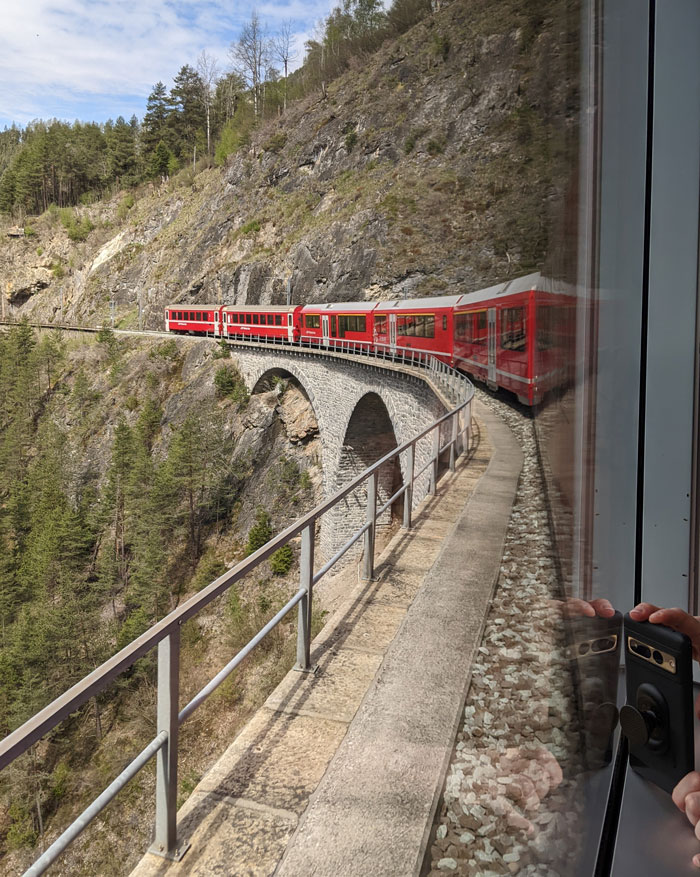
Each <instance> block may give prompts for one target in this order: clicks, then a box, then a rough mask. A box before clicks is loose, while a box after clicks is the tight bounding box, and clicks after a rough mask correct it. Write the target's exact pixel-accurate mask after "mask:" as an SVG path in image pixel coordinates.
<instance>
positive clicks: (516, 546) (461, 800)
mask: <svg viewBox="0 0 700 877" xmlns="http://www.w3.org/2000/svg"><path fill="white" fill-rule="evenodd" d="M479 396H480V398H481V400H482V401H483V402H484V404H486V405H488V406H489V407H490V408H492V409H493V410H494V411H496V412H497V413H498V414H499V415H500V416H501V417H502V418H503V420H504V421H505V422H506V424H507V425H508V426H509V428H510V429H511V430H512V432H513V433H514V435H515V436H516V438H517V439H518V441H519V442H520V444H521V447H522V450H523V457H524V461H523V469H522V473H521V477H520V483H519V485H518V492H517V498H516V502H515V505H514V507H513V512H512V515H511V520H510V524H509V528H508V533H507V536H506V544H505V549H504V554H503V560H502V566H501V571H500V576H499V580H498V584H497V588H496V592H495V594H494V598H493V602H492V605H491V607H490V610H489V614H488V617H487V621H486V625H485V629H484V636H483V640H482V642H481V645H480V647H479V650H478V656H477V658H476V661H475V664H474V668H473V675H472V681H471V685H470V688H469V692H468V694H467V699H466V704H465V708H464V714H463V720H462V723H461V726H460V729H459V732H458V735H457V741H456V745H455V749H454V753H453V756H452V761H451V764H450V767H449V770H448V774H447V779H446V782H445V788H444V792H443V797H442V799H441V801H440V804H439V805H438V817H437V821H436V826H435V828H434V840H433V842H432V845H431V847H430V849H429V851H428V854H427V857H426V858H427V860H428V861H426V866H425V868H424V873H426V874H429V875H430V877H441V875H443V877H444V875H446V874H450V875H451V874H454V875H467V877H477V875H478V877H495V875H503V874H523V875H525V874H533V875H541V877H568V875H569V874H571V873H572V869H573V864H572V863H573V862H575V860H576V856H577V843H578V841H577V831H576V829H577V821H578V818H579V813H578V807H579V805H578V796H577V794H576V777H577V775H578V774H579V772H580V771H579V767H578V765H577V753H578V749H579V736H578V731H577V723H576V713H575V706H574V699H573V689H572V684H571V679H572V677H571V670H570V666H569V662H568V660H567V657H566V652H565V645H564V639H563V634H562V625H561V613H560V611H559V603H558V599H557V598H558V597H559V593H558V582H557V570H556V566H555V561H554V558H553V545H552V539H551V535H550V526H549V519H548V509H547V501H546V492H545V489H544V484H543V479H542V474H541V468H540V462H539V458H538V454H537V445H536V441H535V433H534V423H533V420H532V419H531V418H530V417H528V416H526V415H523V414H522V413H520V412H519V411H517V410H515V409H514V408H512V407H509V406H508V405H507V404H505V403H503V402H500V401H498V400H495V399H493V398H492V397H490V396H488V395H487V394H485V393H481V392H479Z"/></svg>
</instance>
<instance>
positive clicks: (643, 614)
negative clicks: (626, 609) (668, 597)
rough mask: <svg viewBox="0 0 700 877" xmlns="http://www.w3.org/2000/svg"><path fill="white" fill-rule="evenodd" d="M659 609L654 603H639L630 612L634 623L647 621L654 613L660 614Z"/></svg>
mask: <svg viewBox="0 0 700 877" xmlns="http://www.w3.org/2000/svg"><path fill="white" fill-rule="evenodd" d="M658 611H659V607H658V606H654V604H653V603H637V605H636V606H635V607H634V609H631V610H630V616H631V617H632V618H633V619H634V621H646V620H647V618H649V616H650V615H651V614H652V612H658Z"/></svg>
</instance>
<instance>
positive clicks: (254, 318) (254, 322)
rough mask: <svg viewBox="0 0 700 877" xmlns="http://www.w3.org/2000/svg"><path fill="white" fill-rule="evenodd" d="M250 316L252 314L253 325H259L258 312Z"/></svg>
mask: <svg viewBox="0 0 700 877" xmlns="http://www.w3.org/2000/svg"><path fill="white" fill-rule="evenodd" d="M252 316H253V325H254V326H259V325H260V314H253V315H252Z"/></svg>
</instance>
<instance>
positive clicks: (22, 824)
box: [5, 801, 38, 850]
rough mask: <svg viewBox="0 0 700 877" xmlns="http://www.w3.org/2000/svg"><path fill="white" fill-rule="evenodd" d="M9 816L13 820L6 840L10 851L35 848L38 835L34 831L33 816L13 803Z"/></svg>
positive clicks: (24, 808)
mask: <svg viewBox="0 0 700 877" xmlns="http://www.w3.org/2000/svg"><path fill="white" fill-rule="evenodd" d="M8 816H9V817H10V820H11V821H10V827H9V829H8V831H7V837H6V839H5V843H6V844H7V848H8V850H19V849H22V848H23V847H31V846H34V844H35V843H36V841H37V837H38V835H37V832H36V831H35V830H34V820H33V819H32V815H31V813H30V812H29V811H28V810H27V808H26V807H23V806H22V805H21V804H18V803H17V802H16V801H13V802H12V804H10V809H9V813H8Z"/></svg>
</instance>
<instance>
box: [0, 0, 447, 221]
mask: <svg viewBox="0 0 700 877" xmlns="http://www.w3.org/2000/svg"><path fill="white" fill-rule="evenodd" d="M430 11H431V2H430V0H394V2H393V3H392V4H391V6H390V8H389V9H388V11H385V10H384V8H383V6H382V4H381V3H380V0H343V5H342V6H338V7H336V8H335V9H334V10H333V11H332V12H331V14H330V15H329V16H328V18H327V20H326V21H325V22H324V24H323V26H322V27H321V28H320V33H319V38H318V39H312V40H309V41H308V42H307V44H306V47H305V49H306V54H305V58H304V63H303V64H302V66H301V67H299V68H298V69H297V70H295V71H294V72H293V73H289V67H290V65H291V64H293V62H294V61H295V60H296V57H295V55H294V54H293V49H292V46H291V33H290V28H289V26H288V25H287V26H284V27H283V28H282V30H281V31H280V33H278V34H275V35H273V36H268V34H267V29H266V27H265V24H264V22H262V21H261V20H260V18H259V17H258V15H257V14H256V13H253V15H252V18H251V21H250V22H249V23H248V24H247V25H246V26H245V27H244V28H243V30H242V32H241V35H240V38H239V40H238V41H235V42H234V43H232V44H231V47H230V51H229V60H230V69H229V70H227V71H226V72H220V71H219V69H218V65H217V63H216V62H215V60H214V59H213V58H211V57H210V56H208V55H207V53H206V52H202V53H201V55H200V56H199V58H198V59H197V62H196V63H195V64H194V65H193V64H190V63H186V64H184V65H183V66H182V67H181V68H180V70H179V71H178V73H177V75H176V76H175V77H174V80H173V85H172V87H171V88H170V89H167V88H166V86H165V85H164V84H163V82H157V83H156V84H155V86H154V87H153V89H152V91H151V93H150V94H149V96H148V101H147V105H146V113H145V115H144V117H143V119H141V120H139V119H138V118H137V117H136V116H135V115H134V116H132V117H131V118H130V119H129V120H126V119H124V118H123V117H121V116H120V117H119V118H117V119H116V120H111V119H110V120H108V121H107V122H105V123H104V124H98V123H96V122H80V121H76V122H74V123H69V122H66V121H60V120H58V119H49V120H36V121H34V122H32V123H30V124H28V125H27V126H26V127H18V126H16V125H13V126H12V127H10V128H5V129H4V130H3V131H0V213H5V214H8V215H11V216H14V217H16V218H18V219H19V220H20V221H21V220H22V219H23V218H24V216H25V215H36V214H40V213H42V212H43V211H45V210H46V209H47V208H48V207H49V206H50V205H52V204H53V205H56V206H57V207H71V206H75V205H77V204H81V203H82V204H90V203H92V202H94V201H96V200H98V199H100V198H102V197H104V196H106V195H109V194H111V193H113V192H114V191H118V190H120V189H124V188H129V187H132V186H136V185H138V184H141V183H143V182H146V181H148V180H160V179H163V178H166V177H168V176H170V175H172V174H173V173H175V172H176V171H177V170H178V169H180V168H183V167H187V166H193V167H195V168H199V169H201V168H202V167H205V166H208V165H211V164H212V163H214V162H216V163H217V164H223V163H224V162H225V161H226V158H227V156H228V155H230V154H231V153H233V152H235V151H236V150H237V149H239V148H241V147H243V146H245V145H246V144H247V143H248V140H249V136H250V132H251V130H252V129H253V127H254V126H256V125H258V124H259V123H260V122H261V121H263V120H264V119H267V118H270V117H274V116H276V115H278V114H279V113H281V112H283V110H284V109H285V108H286V106H287V102H288V101H289V100H293V99H297V98H300V97H303V96H304V95H305V94H307V93H309V92H310V91H313V90H315V89H318V88H321V89H324V90H325V87H326V85H327V83H328V82H330V81H332V80H333V79H335V78H336V77H338V76H339V75H341V74H342V73H343V72H344V71H345V70H347V69H348V67H349V66H350V65H351V64H358V63H361V58H362V56H363V55H366V54H368V53H370V52H372V51H374V50H375V49H376V48H378V47H379V46H380V45H381V44H382V43H383V42H384V41H385V40H386V39H388V38H390V37H393V36H396V35H397V34H399V33H402V32H403V31H405V30H407V29H408V28H409V27H411V26H412V25H413V24H415V23H416V22H417V21H418V20H420V19H421V18H422V17H423V16H425V15H427V14H429V13H430Z"/></svg>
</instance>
